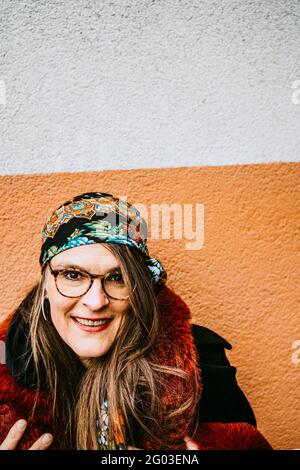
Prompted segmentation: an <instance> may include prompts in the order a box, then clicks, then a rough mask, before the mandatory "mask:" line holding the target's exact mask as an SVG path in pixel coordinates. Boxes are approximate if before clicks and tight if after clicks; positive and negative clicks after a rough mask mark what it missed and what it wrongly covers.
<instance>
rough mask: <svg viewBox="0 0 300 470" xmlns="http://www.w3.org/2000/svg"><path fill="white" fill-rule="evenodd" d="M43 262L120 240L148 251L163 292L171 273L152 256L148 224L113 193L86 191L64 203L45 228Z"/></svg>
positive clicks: (157, 284) (152, 271)
mask: <svg viewBox="0 0 300 470" xmlns="http://www.w3.org/2000/svg"><path fill="white" fill-rule="evenodd" d="M42 237H43V240H42V241H43V244H42V249H41V255H40V259H39V261H40V265H41V267H42V268H43V267H44V266H45V265H46V263H47V262H48V261H50V260H51V259H52V258H53V257H54V256H55V255H57V254H58V253H61V252H62V251H64V250H68V249H70V248H74V247H76V246H80V245H87V244H91V243H101V242H105V243H118V244H124V245H128V246H131V247H133V248H135V249H138V250H140V251H141V252H142V253H143V254H144V258H145V263H146V265H147V267H148V269H149V271H150V274H151V279H152V282H153V284H154V286H155V287H156V290H157V291H159V290H160V288H162V287H163V285H164V284H165V282H166V280H167V273H166V271H165V270H164V268H163V266H162V264H161V263H160V262H159V260H157V259H154V258H150V256H149V252H148V248H147V243H146V242H147V224H146V222H145V220H144V219H143V218H142V217H141V215H140V212H139V211H138V210H137V209H136V208H135V207H134V206H132V205H131V204H130V203H128V202H126V201H124V200H121V199H118V198H116V197H114V196H112V195H111V194H106V193H100V192H91V193H84V194H81V195H79V196H76V197H74V198H72V199H71V200H70V201H67V202H65V203H64V204H62V205H61V206H60V207H59V208H58V209H56V210H55V211H54V212H53V214H52V215H51V216H50V217H49V218H48V220H47V222H46V223H45V226H44V228H43V231H42Z"/></svg>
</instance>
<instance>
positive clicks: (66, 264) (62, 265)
mask: <svg viewBox="0 0 300 470" xmlns="http://www.w3.org/2000/svg"><path fill="white" fill-rule="evenodd" d="M58 267H62V268H64V269H68V268H73V269H81V270H82V271H86V272H90V271H89V270H88V269H86V268H85V267H84V266H80V265H78V264H73V263H60V264H58V265H57V266H56V267H53V268H52V269H56V268H58ZM112 271H119V272H121V268H120V266H112V267H111V268H109V269H107V270H106V271H105V272H104V273H103V274H107V273H111V272H112ZM90 274H92V273H90Z"/></svg>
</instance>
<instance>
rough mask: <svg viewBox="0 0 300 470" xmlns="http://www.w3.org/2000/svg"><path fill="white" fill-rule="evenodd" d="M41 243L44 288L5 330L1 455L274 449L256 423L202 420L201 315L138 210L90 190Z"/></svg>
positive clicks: (55, 220) (52, 223)
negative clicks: (157, 254)
mask: <svg viewBox="0 0 300 470" xmlns="http://www.w3.org/2000/svg"><path fill="white" fill-rule="evenodd" d="M42 236H43V245H42V250H41V255H40V264H41V278H40V281H39V283H38V284H37V285H36V286H35V287H34V288H33V289H32V290H31V292H30V293H29V294H28V295H27V297H26V298H25V299H24V300H23V302H22V303H21V305H20V306H19V308H18V309H17V310H16V312H15V313H14V314H13V315H12V318H9V319H8V321H7V322H6V323H5V324H4V325H2V333H1V334H2V336H1V337H0V339H4V338H5V342H6V364H5V365H2V366H1V372H0V386H1V390H0V413H1V415H2V416H1V424H0V442H1V441H3V444H2V448H15V447H16V445H17V444H19V445H18V448H19V449H28V448H30V446H32V447H31V448H47V447H48V446H49V445H50V444H51V448H53V449H126V448H141V449H164V450H177V449H179V450H180V449H185V448H188V449H194V448H198V449H252V448H254V449H256V448H261V449H268V448H270V446H269V444H268V443H267V441H266V440H265V439H264V437H263V436H262V435H261V434H260V433H259V432H258V431H257V430H256V429H255V427H254V426H251V425H249V424H246V423H228V424H224V423H199V422H198V412H197V407H198V401H199V395H200V394H201V391H202V385H201V378H200V374H199V368H198V367H197V364H198V359H199V358H198V356H197V350H196V347H195V342H194V340H193V336H192V334H191V323H190V320H191V314H190V311H189V309H188V308H187V306H186V305H185V303H184V302H183V301H182V300H181V299H180V298H179V297H178V296H177V295H176V294H174V293H173V292H172V291H171V290H170V289H169V288H168V287H167V286H166V279H167V275H166V272H165V270H164V268H163V266H162V265H161V263H160V262H159V261H158V260H156V259H153V258H150V256H149V253H148V249H147V244H146V240H147V238H146V237H147V226H146V223H145V221H144V220H143V219H142V218H141V217H140V214H139V212H138V211H137V210H136V209H135V208H134V207H133V206H132V205H130V204H127V203H125V202H124V201H120V200H119V199H117V198H114V197H113V196H112V195H109V194H105V193H85V194H82V195H79V196H77V197H75V198H73V199H72V200H71V201H67V202H66V203H64V204H63V205H61V206H60V207H59V208H58V209H57V210H56V211H55V212H54V213H53V214H52V215H51V216H50V217H49V219H48V220H47V222H46V224H45V226H44V229H43V232H42ZM8 324H9V327H8V330H7V326H8ZM23 418H25V421H24V419H23ZM17 420H19V422H18V423H17V424H23V430H22V429H19V430H17V425H16V424H15V425H14V427H13V428H12V430H11V431H10V433H9V430H10V429H11V427H12V426H13V424H14V423H15V422H16V421H17ZM20 420H21V421H20ZM27 423H28V424H27ZM26 426H27V429H26V433H25V434H24V437H23V439H22V440H20V439H21V437H22V435H23V432H24V429H25V427H26ZM43 432H47V433H49V432H50V433H51V434H48V437H49V439H50V440H49V442H48V444H47V443H45V444H43V443H42V442H41V440H40V438H39V436H40V435H41V433H43ZM7 433H9V434H8V436H7ZM12 438H13V439H14V441H12ZM19 440H20V442H19Z"/></svg>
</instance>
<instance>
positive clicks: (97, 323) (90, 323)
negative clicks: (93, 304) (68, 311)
mask: <svg viewBox="0 0 300 470" xmlns="http://www.w3.org/2000/svg"><path fill="white" fill-rule="evenodd" d="M71 319H72V321H73V322H74V324H75V325H76V327H77V328H79V329H80V330H82V331H86V332H88V333H98V332H99V331H102V330H105V329H106V328H108V326H109V325H110V324H111V322H112V320H113V318H105V319H96V320H94V319H90V318H83V317H77V316H74V315H73V316H71Z"/></svg>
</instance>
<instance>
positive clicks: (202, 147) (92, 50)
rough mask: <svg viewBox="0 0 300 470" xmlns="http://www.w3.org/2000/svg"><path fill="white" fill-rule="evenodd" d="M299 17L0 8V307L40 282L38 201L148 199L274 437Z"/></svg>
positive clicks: (170, 265) (298, 441)
mask: <svg viewBox="0 0 300 470" xmlns="http://www.w3.org/2000/svg"><path fill="white" fill-rule="evenodd" d="M299 27H300V6H299V2H297V1H291V0H277V1H271V2H266V1H263V0H261V1H260V0H246V1H244V2H240V1H234V0H233V1H229V0H228V1H222V0H218V1H216V0H215V1H214V0H213V1H209V0H202V1H196V0H186V1H183V0H182V1H179V0H175V1H173V0H172V1H171V0H169V1H148V0H140V1H129V0H127V1H116V0H111V1H109V2H108V1H96V0H94V1H83V0H80V1H76V2H75V1H74V0H69V1H68V2H60V1H47V2H36V1H28V0H26V1H24V2H13V1H10V0H4V1H3V2H2V4H1V7H0V174H1V176H0V201H1V204H2V210H1V212H0V223H1V231H0V237H1V243H0V259H1V270H0V281H1V286H2V289H1V294H0V316H1V317H4V316H5V315H6V313H7V312H8V311H10V310H11V309H13V308H14V307H15V306H16V305H17V304H18V302H19V301H20V300H21V299H22V296H23V295H24V294H25V293H26V291H27V290H28V289H29V288H30V286H31V285H32V284H33V283H34V282H35V281H36V278H37V276H38V272H39V266H38V256H39V249H40V243H41V237H40V232H41V229H42V226H43V223H44V221H45V219H46V217H47V216H48V215H49V213H50V212H51V210H53V209H55V208H56V207H57V206H58V205H59V204H60V203H62V202H63V201H65V200H67V199H68V198H69V197H71V196H73V195H76V194H80V193H81V192H84V191H103V192H110V193H113V194H114V195H117V196H120V197H124V196H125V197H127V198H128V200H129V201H131V202H133V203H135V204H141V205H142V204H144V210H145V211H146V212H147V216H148V217H149V224H150V225H149V227H150V230H149V235H150V236H149V247H150V253H151V254H152V255H153V256H156V257H158V258H159V259H161V260H162V261H163V263H164V265H165V266H166V268H167V271H168V277H169V285H170V287H171V288H173V289H174V290H175V291H176V292H178V293H179V294H180V295H181V296H182V297H183V299H184V300H185V301H186V303H187V304H188V305H189V306H190V308H191V310H192V312H193V320H194V321H195V322H197V323H199V324H202V325H204V326H208V327H209V328H212V329H214V330H215V331H217V332H218V333H219V334H221V335H223V336H224V337H225V338H226V339H227V340H228V341H229V342H231V343H232V345H233V350H232V351H231V352H230V353H228V357H229V359H230V361H231V362H232V363H233V364H234V365H235V366H237V368H238V380H239V383H240V385H241V387H242V388H243V390H244V391H245V392H246V394H247V396H248V398H249V400H250V402H251V404H252V406H253V408H254V411H255V414H256V416H257V420H258V426H259V428H260V429H261V431H262V432H263V433H264V434H265V435H266V437H267V438H268V439H269V441H270V442H271V444H272V445H273V446H274V447H275V448H282V449H288V448H295V447H300V431H299V430H300V414H299V413H298V414H297V412H296V410H297V409H299V404H300V398H299V395H300V391H299V386H298V384H299V378H300V313H299V304H300V297H299V281H298V279H299V275H300V264H299V261H300V218H299V210H300V197H299V183H300V165H299V150H300V133H299V124H300V62H299V51H300V32H299V31H300V29H299ZM163 204H164V205H165V206H164V207H163V206H162V205H163ZM174 205H175V206H174ZM185 207H186V208H188V212H189V213H188V214H187V212H186V213H185V212H184V208H185ZM198 209H199V210H198ZM160 211H161V213H163V214H164V215H163V217H161V221H159V219H155V214H158V215H159V213H160ZM168 211H170V214H171V216H170V227H169V228H170V235H168V234H167V235H166V236H163V235H162V233H160V234H159V235H158V237H157V234H156V233H155V228H158V229H162V227H163V226H164V227H165V229H166V231H167V232H168ZM181 211H182V212H181ZM142 212H143V211H142ZM180 214H181V215H182V218H181V219H180V217H181V216H180ZM197 214H198V215H197ZM145 215H146V214H145ZM189 217H190V218H189ZM179 220H182V225H181V227H182V235H181V234H180V233H179V232H180V230H179V226H180V222H178V221H179ZM190 222H191V223H190ZM178 224H179V225H178ZM191 226H192V227H191ZM178 230H179V231H178ZM178 233H179V235H178ZM192 248H194V249H192ZM195 248H196V249H195Z"/></svg>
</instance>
